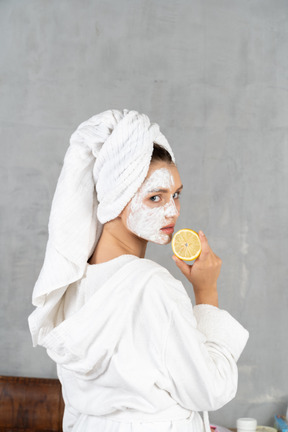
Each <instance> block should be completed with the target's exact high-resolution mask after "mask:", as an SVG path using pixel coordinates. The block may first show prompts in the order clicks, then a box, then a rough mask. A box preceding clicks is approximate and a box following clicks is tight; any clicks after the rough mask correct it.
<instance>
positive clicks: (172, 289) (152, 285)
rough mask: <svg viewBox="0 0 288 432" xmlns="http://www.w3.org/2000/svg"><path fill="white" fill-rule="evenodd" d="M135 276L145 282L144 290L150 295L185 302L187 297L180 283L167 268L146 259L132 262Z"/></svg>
mask: <svg viewBox="0 0 288 432" xmlns="http://www.w3.org/2000/svg"><path fill="white" fill-rule="evenodd" d="M134 265H135V270H136V272H137V275H138V276H139V278H141V279H142V280H145V285H144V289H145V290H146V291H147V292H148V293H151V294H152V295H154V296H155V295H156V294H158V295H161V296H163V297H165V299H167V297H171V298H172V299H173V300H174V301H179V300H182V301H183V300H187V299H189V296H188V294H187V292H186V289H185V288H184V286H183V284H182V282H181V281H180V280H178V279H176V278H175V277H174V276H173V275H172V274H171V273H170V272H169V270H168V269H167V268H165V267H163V266H162V265H161V264H159V263H157V262H155V261H152V260H150V259H147V258H141V259H138V260H137V261H135V262H134Z"/></svg>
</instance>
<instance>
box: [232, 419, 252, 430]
mask: <svg viewBox="0 0 288 432" xmlns="http://www.w3.org/2000/svg"><path fill="white" fill-rule="evenodd" d="M256 427H257V420H256V419H254V418H249V417H245V418H239V419H238V420H237V429H244V430H255V429H256Z"/></svg>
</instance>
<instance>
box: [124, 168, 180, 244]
mask: <svg viewBox="0 0 288 432" xmlns="http://www.w3.org/2000/svg"><path fill="white" fill-rule="evenodd" d="M181 189H182V184H181V180H180V176H179V172H178V169H177V168H176V166H175V165H174V164H169V163H167V162H162V161H154V162H152V163H151V164H150V168H149V171H148V174H147V177H146V179H145V181H144V182H143V184H142V185H141V187H140V188H139V189H138V191H137V193H136V195H135V196H134V197H133V198H132V200H131V201H130V202H129V203H128V205H127V206H126V207H125V209H124V211H123V213H122V215H123V220H124V223H125V225H126V227H127V228H128V229H129V231H131V232H133V233H134V234H136V235H137V236H138V237H140V238H142V239H144V240H147V241H152V242H153V243H158V244H167V243H169V242H170V241H171V238H172V234H173V231H174V225H175V223H176V221H177V219H178V216H179V212H180V201H179V195H180V191H181Z"/></svg>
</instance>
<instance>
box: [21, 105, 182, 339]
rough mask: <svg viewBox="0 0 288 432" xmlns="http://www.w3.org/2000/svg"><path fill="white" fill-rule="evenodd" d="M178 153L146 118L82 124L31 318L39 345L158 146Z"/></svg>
mask: <svg viewBox="0 0 288 432" xmlns="http://www.w3.org/2000/svg"><path fill="white" fill-rule="evenodd" d="M154 143H157V144H159V145H160V146H162V147H164V148H165V149H166V150H167V151H168V152H169V153H170V155H171V158H172V160H173V162H174V161H175V159H174V155H173V152H172V149H171V147H170V145H169V143H168V142H167V140H166V138H165V136H164V135H163V134H162V133H161V132H160V129H159V126H158V125H157V124H156V123H151V122H150V120H149V118H148V117H147V116H146V115H145V114H139V113H138V112H137V111H129V110H127V109H124V110H122V111H119V110H108V111H105V112H103V113H100V114H98V115H95V116H93V117H91V118H90V119H89V120H87V121H85V122H83V123H81V124H80V125H79V127H78V128H77V129H76V131H75V132H74V133H73V134H72V136H71V139H70V146H69V147H68V150H67V152H66V155H65V158H64V163H63V167H62V170H61V173H60V176H59V179H58V183H57V186H56V190H55V194H54V197H53V201H52V206H51V213H50V218H49V225H48V228H49V238H48V242H47V247H46V253H45V259H44V263H43V266H42V269H41V272H40V274H39V277H38V279H37V281H36V284H35V287H34V291H33V297H32V301H33V304H34V305H35V306H37V308H36V309H35V310H34V312H33V313H32V314H31V315H30V317H29V326H30V331H31V334H32V339H33V344H34V345H37V344H40V345H41V343H42V342H43V340H44V339H45V336H46V335H47V334H48V333H49V332H50V331H51V330H52V329H53V328H54V327H55V326H56V325H57V319H56V316H58V315H57V314H56V311H57V305H58V304H59V302H60V300H61V297H62V296H63V294H64V293H65V291H66V289H67V287H68V286H69V284H71V283H72V282H75V281H77V280H79V279H81V277H82V276H83V274H84V271H85V267H86V265H87V261H88V259H89V257H90V256H91V255H92V253H93V251H94V249H95V246H96V244H97V241H98V239H99V237H100V235H101V230H102V225H103V224H105V223H106V222H109V221H110V220H113V219H115V218H116V217H117V216H118V215H119V214H120V213H121V212H122V210H123V209H124V208H125V206H126V205H127V204H128V202H129V201H130V200H131V199H132V197H133V196H134V195H135V193H136V192H137V190H138V189H139V187H140V186H141V184H142V183H143V181H144V180H145V178H146V176H147V173H148V170H149V165H150V161H151V156H152V153H153V144H154Z"/></svg>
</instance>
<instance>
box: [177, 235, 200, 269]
mask: <svg viewBox="0 0 288 432" xmlns="http://www.w3.org/2000/svg"><path fill="white" fill-rule="evenodd" d="M171 246H172V250H173V252H174V254H175V255H176V256H177V257H178V258H180V259H181V260H184V261H193V260H195V259H196V258H198V257H199V255H200V253H201V241H200V238H199V236H198V234H197V233H196V232H195V231H193V230H191V229H189V228H183V229H181V230H179V231H177V232H176V233H175V234H174V236H173V238H172V243H171Z"/></svg>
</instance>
